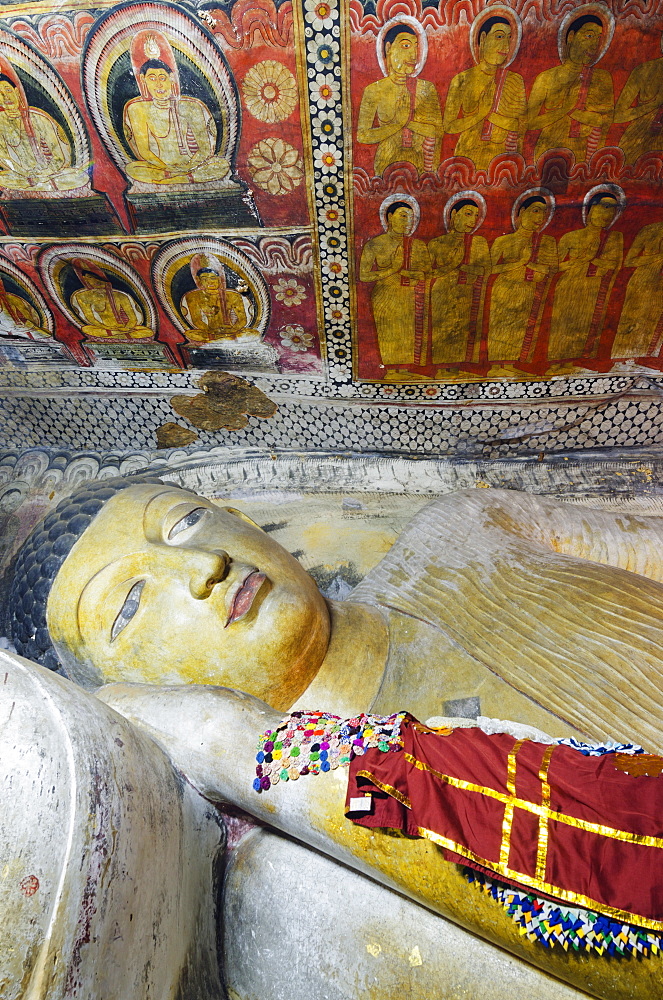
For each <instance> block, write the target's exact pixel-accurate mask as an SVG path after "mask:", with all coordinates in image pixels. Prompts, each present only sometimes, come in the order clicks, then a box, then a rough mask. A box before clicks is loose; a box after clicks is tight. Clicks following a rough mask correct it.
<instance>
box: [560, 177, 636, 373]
mask: <svg viewBox="0 0 663 1000" xmlns="http://www.w3.org/2000/svg"><path fill="white" fill-rule="evenodd" d="M590 194H591V192H590ZM619 208H620V202H619V198H618V196H617V195H616V194H614V193H611V192H610V191H609V190H607V189H604V190H599V191H598V192H597V193H596V194H594V195H593V196H592V197H591V198H589V201H588V206H587V220H586V224H585V226H584V227H583V228H582V229H574V230H573V231H572V232H570V233H565V234H564V235H563V236H562V238H561V239H560V241H559V270H560V271H561V272H563V273H562V276H561V277H560V279H559V281H558V283H557V287H556V288H555V297H554V299H553V309H552V319H551V324H550V340H549V342H548V357H549V359H550V360H551V361H565V360H573V359H581V358H592V357H594V356H595V354H596V350H597V347H598V343H599V338H600V336H601V331H602V329H603V323H604V321H605V316H606V312H607V308H608V302H609V299H610V293H611V292H612V287H613V285H614V283H615V278H616V277H617V272H618V271H619V269H620V267H621V266H622V260H623V253H624V236H623V234H622V233H617V232H609V229H610V226H611V225H612V224H613V222H614V221H615V218H616V217H617V213H618V211H619Z"/></svg>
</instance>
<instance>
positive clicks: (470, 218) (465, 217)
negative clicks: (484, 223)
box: [451, 205, 479, 233]
mask: <svg viewBox="0 0 663 1000" xmlns="http://www.w3.org/2000/svg"><path fill="white" fill-rule="evenodd" d="M478 218H479V209H478V208H477V207H476V205H463V207H462V208H459V209H458V210H457V211H455V212H452V213H451V224H452V226H453V228H454V230H455V231H456V232H457V233H471V232H472V231H473V230H474V227H475V226H476V224H477V219H478Z"/></svg>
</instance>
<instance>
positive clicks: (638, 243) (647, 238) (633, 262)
mask: <svg viewBox="0 0 663 1000" xmlns="http://www.w3.org/2000/svg"><path fill="white" fill-rule="evenodd" d="M660 246H661V236H660V235H659V236H654V237H652V236H651V235H649V234H648V233H646V232H645V231H643V230H641V231H640V232H639V233H638V235H637V236H636V238H635V239H634V240H633V243H632V244H631V247H630V249H629V251H628V253H627V254H626V259H625V260H624V267H642V265H643V264H648V265H649V266H650V267H651V266H652V265H654V264H659V263H660V264H663V253H661V251H660Z"/></svg>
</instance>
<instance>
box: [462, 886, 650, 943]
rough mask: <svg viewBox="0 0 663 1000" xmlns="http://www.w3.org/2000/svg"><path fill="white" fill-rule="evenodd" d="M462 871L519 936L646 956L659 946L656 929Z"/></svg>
mask: <svg viewBox="0 0 663 1000" xmlns="http://www.w3.org/2000/svg"><path fill="white" fill-rule="evenodd" d="M464 871H465V877H466V878H467V880H468V882H469V883H470V884H471V885H474V886H475V887H476V888H477V889H480V890H481V891H482V892H485V893H486V894H487V895H488V896H490V897H491V898H492V899H494V900H495V902H497V903H499V904H500V905H501V906H503V907H504V909H505V910H506V911H507V913H508V915H509V916H510V917H511V919H512V920H514V921H515V922H516V923H517V924H518V926H519V928H520V933H521V934H522V935H523V937H526V938H528V940H530V941H536V942H538V944H542V945H544V947H546V948H552V947H553V946H554V945H556V944H558V945H561V946H562V948H564V950H565V951H568V950H569V949H572V950H573V951H577V952H591V953H593V954H598V955H613V956H614V955H617V956H620V957H622V958H626V957H629V956H632V955H642V957H643V958H649V957H650V956H651V955H658V953H659V951H660V950H661V948H662V947H663V945H662V943H661V939H662V938H663V935H661V934H660V933H658V932H657V931H648V930H645V929H644V928H642V927H635V926H633V925H632V924H623V923H621V922H620V921H618V920H613V919H612V918H611V917H606V916H603V915H602V914H600V913H594V912H593V911H592V910H581V909H577V908H575V907H566V906H564V907H561V906H560V905H559V904H558V903H554V902H552V900H549V899H540V898H538V897H537V896H532V895H529V894H526V893H524V892H520V891H519V890H518V889H514V888H512V887H511V886H505V885H502V884H501V883H500V882H493V880H492V879H489V878H487V877H486V876H485V875H483V874H482V873H481V872H477V871H475V870H474V869H472V868H466V869H465V870H464Z"/></svg>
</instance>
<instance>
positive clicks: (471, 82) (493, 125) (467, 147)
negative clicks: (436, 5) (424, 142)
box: [444, 15, 526, 170]
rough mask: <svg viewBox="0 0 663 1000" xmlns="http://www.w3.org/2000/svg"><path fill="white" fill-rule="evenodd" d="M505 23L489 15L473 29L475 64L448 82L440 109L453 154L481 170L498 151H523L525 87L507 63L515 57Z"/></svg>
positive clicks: (511, 30) (513, 44) (503, 20)
mask: <svg viewBox="0 0 663 1000" xmlns="http://www.w3.org/2000/svg"><path fill="white" fill-rule="evenodd" d="M513 34H514V30H513V26H512V24H511V22H510V20H509V19H508V18H506V17H503V16H501V15H494V16H493V17H489V18H487V19H486V20H484V21H483V23H482V24H481V25H480V27H479V31H478V40H479V46H478V57H479V58H478V60H477V65H476V66H473V67H472V68H471V69H467V70H465V71H464V72H462V73H459V74H458V75H457V76H455V77H454V78H453V80H452V81H451V85H450V87H449V93H448V95H447V101H446V106H445V109H444V131H445V132H449V133H450V134H452V135H458V141H457V143H456V148H455V150H454V156H467V157H468V158H469V159H470V160H472V162H473V163H474V166H475V167H476V168H477V170H485V169H486V168H487V167H488V165H489V163H490V162H491V160H493V159H494V158H495V157H496V156H499V155H500V154H503V153H516V152H519V151H520V150H521V149H522V132H523V127H522V123H523V120H524V115H525V110H526V100H525V84H524V82H523V78H522V76H520V74H519V73H512V72H511V70H508V69H507V68H506V65H507V64H508V62H509V61H510V58H513V56H514V55H515V53H514V51H513V48H514V46H515V44H516V39H515V38H514V37H513Z"/></svg>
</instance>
